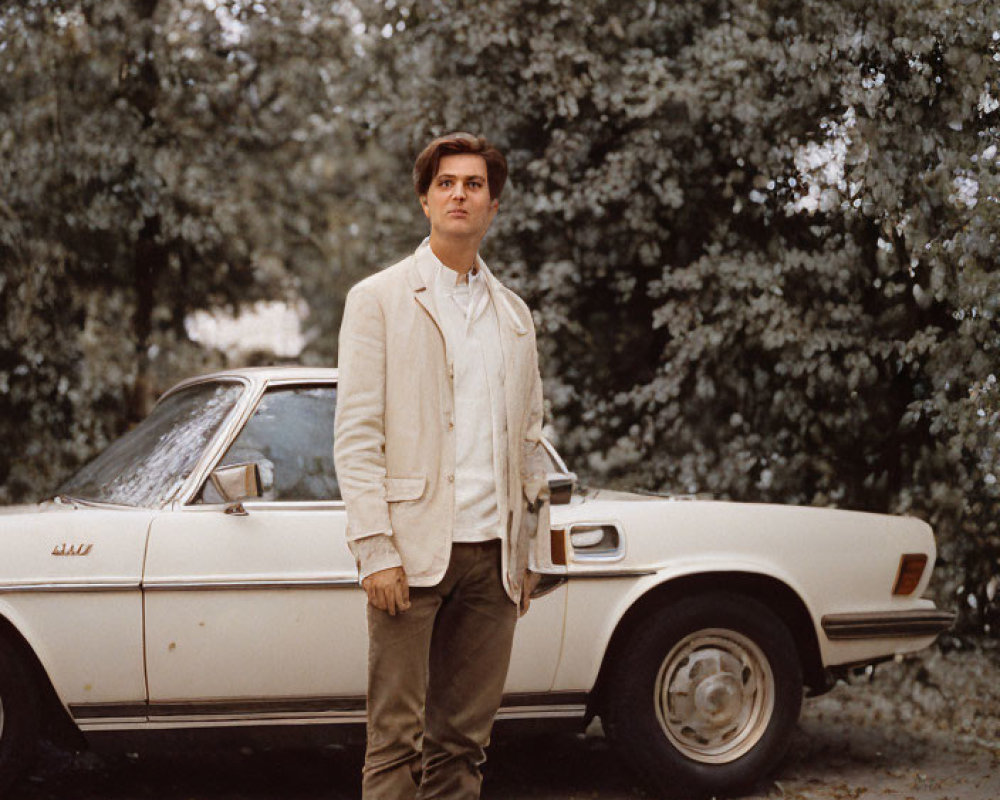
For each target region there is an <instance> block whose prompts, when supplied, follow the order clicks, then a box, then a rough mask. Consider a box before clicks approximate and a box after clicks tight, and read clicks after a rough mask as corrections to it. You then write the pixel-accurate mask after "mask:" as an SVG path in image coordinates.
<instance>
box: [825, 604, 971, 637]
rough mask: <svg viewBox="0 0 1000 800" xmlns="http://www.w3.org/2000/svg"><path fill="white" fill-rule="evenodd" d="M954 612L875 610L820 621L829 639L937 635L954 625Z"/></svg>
mask: <svg viewBox="0 0 1000 800" xmlns="http://www.w3.org/2000/svg"><path fill="white" fill-rule="evenodd" d="M955 616H956V615H955V613H954V612H953V611H940V610H937V609H935V610H922V609H917V610H909V611H873V612H862V613H856V614H826V615H824V616H823V619H822V620H821V621H820V624H821V625H822V626H823V632H824V633H825V634H826V636H827V638H828V639H831V640H843V639H880V638H885V637H890V638H898V637H917V636H936V635H937V634H939V633H942V632H944V631H946V630H948V628H950V627H951V626H952V624H954V622H955Z"/></svg>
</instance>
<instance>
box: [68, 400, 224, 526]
mask: <svg viewBox="0 0 1000 800" xmlns="http://www.w3.org/2000/svg"><path fill="white" fill-rule="evenodd" d="M242 392H243V384H241V383H233V382H227V383H218V382H214V383H198V384H195V385H194V386H190V387H188V388H186V389H182V390H181V391H179V392H175V393H174V394H172V395H170V396H169V397H167V398H166V399H165V400H163V401H162V402H161V403H159V404H157V406H156V407H155V408H154V409H153V413H152V414H150V415H149V416H148V417H147V418H146V419H145V420H143V421H142V422H141V423H140V424H139V425H137V426H136V427H135V428H133V429H132V430H131V431H129V432H128V433H126V434H125V435H124V436H122V437H121V438H120V439H118V440H117V441H116V442H114V443H113V444H112V445H111V446H110V447H109V448H108V449H107V450H105V451H104V452H103V453H101V454H100V455H99V456H97V458H95V459H94V460H93V461H91V462H90V463H89V464H87V465H86V466H85V467H83V469H81V470H80V471H79V472H77V473H76V474H75V475H74V476H73V477H72V478H70V479H69V480H68V481H66V483H64V484H63V485H62V486H60V487H59V490H58V494H60V495H65V496H67V497H71V498H78V499H81V500H92V501H96V502H100V503H114V504H116V505H126V506H138V507H146V508H155V507H158V506H161V505H163V503H164V502H166V501H167V500H168V499H170V497H171V496H172V495H173V494H174V492H176V491H177V488H178V487H179V486H180V485H181V484H182V483H183V482H184V480H185V479H186V478H187V477H188V475H190V474H191V470H192V469H194V465H195V464H196V463H197V462H198V458H199V456H201V454H202V452H204V450H205V446H206V445H207V444H208V443H209V441H211V439H212V437H213V436H214V435H215V433H216V431H218V430H219V427H220V426H221V425H222V423H223V421H224V420H225V419H226V417H227V416H228V415H229V413H230V412H231V411H232V410H233V407H234V406H235V405H236V401H237V400H238V399H239V396H240V394H241V393H242Z"/></svg>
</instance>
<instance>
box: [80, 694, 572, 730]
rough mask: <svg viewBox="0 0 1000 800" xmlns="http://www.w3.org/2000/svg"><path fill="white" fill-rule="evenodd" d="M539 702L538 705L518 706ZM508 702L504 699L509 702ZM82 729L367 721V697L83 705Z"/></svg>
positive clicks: (561, 705) (560, 710) (504, 715)
mask: <svg viewBox="0 0 1000 800" xmlns="http://www.w3.org/2000/svg"><path fill="white" fill-rule="evenodd" d="M508 697H509V698H510V701H508V702H505V703H504V705H502V706H501V707H500V710H499V711H498V712H497V717H496V718H497V719H498V720H500V719H502V720H514V719H539V718H573V717H582V716H583V715H584V714H585V713H586V711H587V705H586V702H585V701H586V697H587V695H586V694H585V693H583V692H557V693H553V694H551V695H545V694H539V695H509V696H508ZM521 698H523V699H524V700H529V699H532V698H533V699H537V700H538V701H539V702H537V703H531V702H523V703H522V702H519V700H520V699H521ZM505 700H506V698H505ZM69 710H70V713H71V714H72V716H73V719H74V720H75V721H76V722H77V723H79V725H80V727H81V728H88V727H97V726H100V727H104V726H107V725H115V724H125V725H129V724H135V723H147V722H148V723H163V724H165V725H172V726H177V727H184V726H185V724H187V723H207V722H212V723H223V724H225V723H228V724H246V723H248V722H266V723H271V724H278V723H282V722H289V721H293V722H297V723H305V724H350V723H363V722H365V716H366V712H365V698H364V697H314V698H287V699H276V700H232V701H230V700H218V701H200V702H192V703H180V702H177V703H174V702H171V703H150V704H143V703H93V704H90V703H80V704H71V705H70V707H69Z"/></svg>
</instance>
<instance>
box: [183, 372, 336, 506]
mask: <svg viewBox="0 0 1000 800" xmlns="http://www.w3.org/2000/svg"><path fill="white" fill-rule="evenodd" d="M336 402H337V390H336V388H335V387H333V386H330V385H322V386H294V387H278V388H275V389H271V390H269V391H268V392H266V393H265V394H264V396H263V397H262V398H261V401H260V404H259V405H258V406H257V410H256V411H254V414H253V416H252V417H251V418H250V419H249V420H248V421H247V424H246V425H245V426H244V428H243V430H242V431H241V432H240V435H239V436H238V437H237V438H236V440H235V441H234V442H233V443H232V445H231V446H230V447H229V450H228V451H226V454H225V455H224V456H223V457H222V460H221V461H220V462H219V465H218V466H220V467H225V466H232V465H234V464H246V463H250V462H256V463H257V464H258V465H259V466H260V473H261V484H262V486H263V490H264V491H263V495H262V499H263V500H276V501H299V502H301V501H317V500H340V499H341V498H340V486H339V485H338V484H337V476H336V473H335V471H334V466H333V417H334V413H335V407H336ZM209 494H211V492H209V491H207V490H203V493H202V495H203V496H202V497H201V502H211V500H212V499H214V498H210V497H208V495H209Z"/></svg>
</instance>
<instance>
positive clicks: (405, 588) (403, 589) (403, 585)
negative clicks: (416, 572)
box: [396, 574, 410, 611]
mask: <svg viewBox="0 0 1000 800" xmlns="http://www.w3.org/2000/svg"><path fill="white" fill-rule="evenodd" d="M396 587H397V589H398V590H399V610H400V611H406V609H408V608H409V607H410V582H409V581H408V580H406V575H405V574H403V575H400V576H399V580H398V581H397V582H396Z"/></svg>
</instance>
